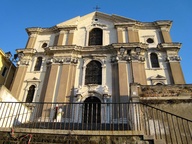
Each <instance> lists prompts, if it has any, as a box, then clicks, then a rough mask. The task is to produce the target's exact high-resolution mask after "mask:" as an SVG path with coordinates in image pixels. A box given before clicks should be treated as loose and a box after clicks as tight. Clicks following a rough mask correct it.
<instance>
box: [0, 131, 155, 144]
mask: <svg viewBox="0 0 192 144" xmlns="http://www.w3.org/2000/svg"><path fill="white" fill-rule="evenodd" d="M25 136H26V137H25ZM31 136H32V137H31V140H30V144H45V143H46V144H56V143H57V144H58V143H59V144H63V143H70V144H99V143H101V144H119V143H130V144H152V143H153V140H144V139H143V137H142V136H87V135H84V136H77V135H59V134H57V135H54V134H31ZM14 137H15V138H13V137H12V136H11V135H10V133H4V132H0V143H11V144H18V143H27V142H29V138H30V137H29V136H28V135H27V134H26V133H15V134H14Z"/></svg>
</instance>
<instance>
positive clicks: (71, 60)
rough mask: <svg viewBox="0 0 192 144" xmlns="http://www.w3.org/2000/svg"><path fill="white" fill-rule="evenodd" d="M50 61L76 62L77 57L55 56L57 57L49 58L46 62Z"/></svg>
mask: <svg viewBox="0 0 192 144" xmlns="http://www.w3.org/2000/svg"><path fill="white" fill-rule="evenodd" d="M50 63H74V64H77V63H78V58H72V57H57V58H49V59H47V64H50Z"/></svg>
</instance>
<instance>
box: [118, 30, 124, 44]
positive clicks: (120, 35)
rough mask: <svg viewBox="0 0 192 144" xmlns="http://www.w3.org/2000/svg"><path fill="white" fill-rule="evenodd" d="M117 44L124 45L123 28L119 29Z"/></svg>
mask: <svg viewBox="0 0 192 144" xmlns="http://www.w3.org/2000/svg"><path fill="white" fill-rule="evenodd" d="M117 42H118V43H123V30H122V28H117Z"/></svg>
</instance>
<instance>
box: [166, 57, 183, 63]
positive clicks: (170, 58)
mask: <svg viewBox="0 0 192 144" xmlns="http://www.w3.org/2000/svg"><path fill="white" fill-rule="evenodd" d="M166 61H169V62H172V61H181V57H180V56H179V55H174V56H168V57H167V58H166Z"/></svg>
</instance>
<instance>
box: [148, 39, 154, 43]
mask: <svg viewBox="0 0 192 144" xmlns="http://www.w3.org/2000/svg"><path fill="white" fill-rule="evenodd" d="M146 41H147V43H154V40H153V39H152V38H148V39H147V40H146Z"/></svg>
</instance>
